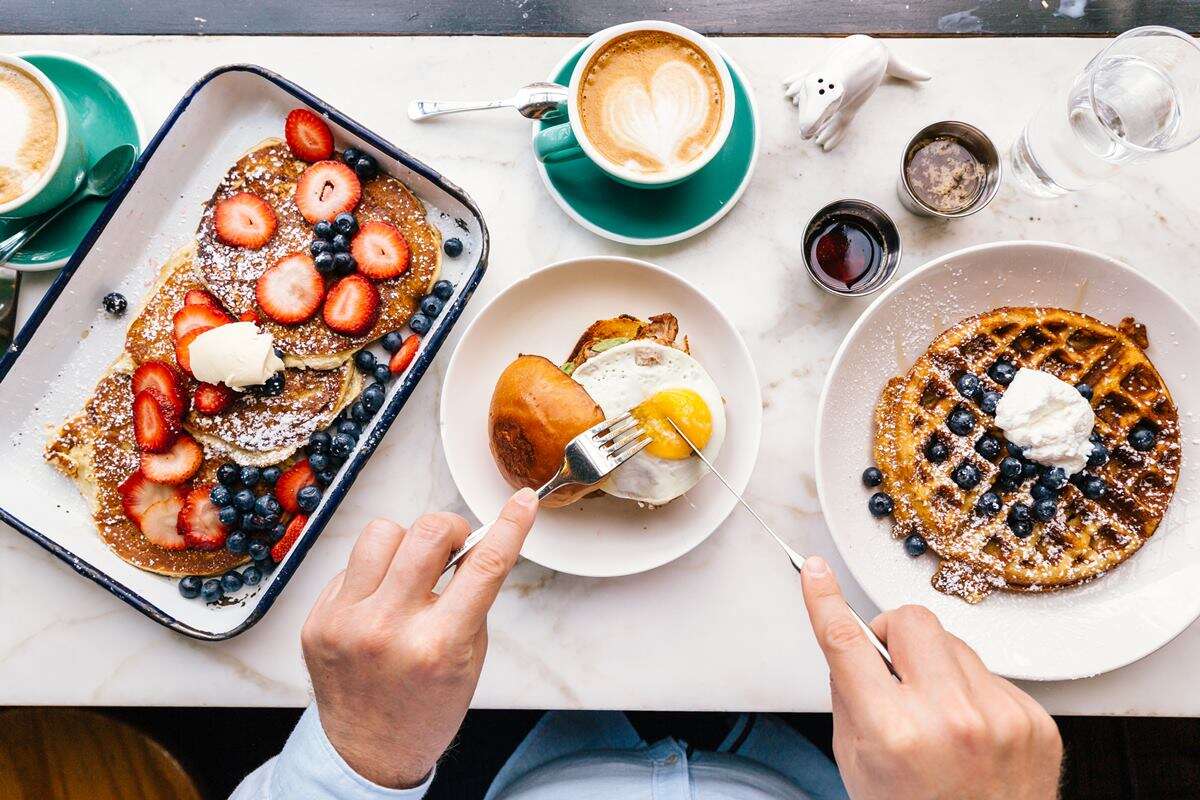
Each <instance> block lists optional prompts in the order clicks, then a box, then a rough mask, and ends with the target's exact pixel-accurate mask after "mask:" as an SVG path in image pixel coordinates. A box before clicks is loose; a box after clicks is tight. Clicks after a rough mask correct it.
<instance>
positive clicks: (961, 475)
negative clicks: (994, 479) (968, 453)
mask: <svg viewBox="0 0 1200 800" xmlns="http://www.w3.org/2000/svg"><path fill="white" fill-rule="evenodd" d="M950 477H951V478H953V479H954V482H955V483H957V484H958V488H960V489H974V488H975V487H976V486H978V485H979V482H980V481H981V480H983V474H982V473H981V472H980V471H979V467H977V466H975V465H974V464H972V463H971V462H969V461H964V462H963V463H961V464H959V465H958V466H957V467H955V468H954V472H952V473H950Z"/></svg>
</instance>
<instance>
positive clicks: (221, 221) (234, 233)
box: [213, 192, 276, 250]
mask: <svg viewBox="0 0 1200 800" xmlns="http://www.w3.org/2000/svg"><path fill="white" fill-rule="evenodd" d="M275 224H276V220H275V211H274V209H272V208H271V207H270V206H269V205H267V201H266V200H263V199H262V198H261V197H259V196H257V195H253V194H250V193H249V192H238V193H237V194H235V195H233V196H231V197H226V198H225V199H224V200H221V201H220V202H218V203H217V207H216V208H215V209H213V227H215V228H216V230H217V238H218V239H220V240H221V241H222V242H224V243H225V244H229V245H233V246H234V247H245V248H249V249H250V250H257V249H258V248H260V247H262V246H263V245H264V244H266V243H267V242H269V241H271V236H273V235H274V233H275Z"/></svg>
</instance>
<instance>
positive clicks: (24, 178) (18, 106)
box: [0, 55, 87, 217]
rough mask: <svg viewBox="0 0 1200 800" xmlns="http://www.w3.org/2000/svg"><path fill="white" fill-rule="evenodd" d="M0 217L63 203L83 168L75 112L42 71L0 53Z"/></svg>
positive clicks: (32, 212) (84, 161) (40, 210)
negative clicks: (0, 119)
mask: <svg viewBox="0 0 1200 800" xmlns="http://www.w3.org/2000/svg"><path fill="white" fill-rule="evenodd" d="M0 118H2V119H3V122H2V123H0V217H31V216H34V215H36V214H41V213H43V212H46V211H49V210H51V209H53V208H55V207H57V206H59V205H61V204H62V202H63V201H64V200H66V199H67V198H68V197H70V196H71V194H72V193H73V192H74V191H75V189H77V188H78V187H79V184H80V182H81V181H82V180H83V176H84V171H85V169H86V168H87V149H86V148H85V147H84V142H83V137H82V134H81V129H80V126H79V121H78V119H77V118H76V116H75V110H74V109H73V108H71V106H70V105H69V104H68V103H67V102H66V101H65V100H64V99H63V96H62V93H61V92H60V91H59V90H58V87H57V86H55V85H54V83H53V82H52V81H51V80H50V79H49V78H47V77H46V75H45V73H43V72H42V71H41V70H40V69H38V68H37V67H35V66H34V65H32V64H30V63H29V62H28V61H25V60H23V59H20V58H17V57H16V56H5V55H0Z"/></svg>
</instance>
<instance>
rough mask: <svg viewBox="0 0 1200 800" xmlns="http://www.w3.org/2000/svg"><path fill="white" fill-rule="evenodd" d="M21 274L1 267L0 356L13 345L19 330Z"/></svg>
mask: <svg viewBox="0 0 1200 800" xmlns="http://www.w3.org/2000/svg"><path fill="white" fill-rule="evenodd" d="M20 289H21V273H20V272H16V271H14V270H11V269H6V268H4V267H0V356H2V355H4V352H5V351H6V350H8V348H9V345H11V344H12V341H13V335H14V333H15V332H16V328H17V295H18V294H19V292H20Z"/></svg>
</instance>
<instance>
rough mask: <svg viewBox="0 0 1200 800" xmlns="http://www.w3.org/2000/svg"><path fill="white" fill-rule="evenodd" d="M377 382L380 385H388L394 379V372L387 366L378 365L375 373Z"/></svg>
mask: <svg viewBox="0 0 1200 800" xmlns="http://www.w3.org/2000/svg"><path fill="white" fill-rule="evenodd" d="M373 374H374V376H375V380H377V381H379V382H380V383H387V382H388V381H389V380H391V378H392V371H391V370H390V369H389V368H388V365H387V364H376V365H375V371H374V373H373Z"/></svg>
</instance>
